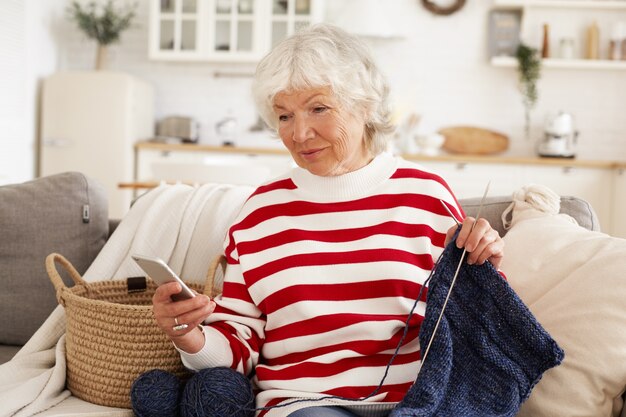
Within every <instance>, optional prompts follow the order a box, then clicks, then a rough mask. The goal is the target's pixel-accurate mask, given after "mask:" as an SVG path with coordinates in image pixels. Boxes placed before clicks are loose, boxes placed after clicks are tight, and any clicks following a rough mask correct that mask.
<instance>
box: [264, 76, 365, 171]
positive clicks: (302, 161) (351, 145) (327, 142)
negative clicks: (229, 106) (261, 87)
mask: <svg viewBox="0 0 626 417" xmlns="http://www.w3.org/2000/svg"><path fill="white" fill-rule="evenodd" d="M274 113H275V114H276V117H277V118H278V134H279V135H280V138H281V140H282V141H283V143H284V144H285V146H286V147H287V149H289V152H291V156H292V157H293V159H294V160H295V161H296V163H297V164H298V166H300V167H302V168H304V169H306V170H308V171H309V172H311V173H312V174H315V175H320V176H332V175H341V174H345V173H347V172H351V171H354V170H357V169H359V168H361V167H363V166H365V165H367V164H368V163H369V162H370V161H371V160H372V155H371V154H370V152H369V150H368V149H367V146H366V145H365V138H364V130H365V117H364V115H362V114H352V113H350V112H348V111H346V110H345V109H341V108H340V105H339V101H338V100H337V99H336V98H335V97H334V96H333V94H332V93H331V91H330V89H329V88H327V87H322V88H313V89H307V90H298V91H294V92H289V93H286V92H280V93H278V94H276V97H275V98H274Z"/></svg>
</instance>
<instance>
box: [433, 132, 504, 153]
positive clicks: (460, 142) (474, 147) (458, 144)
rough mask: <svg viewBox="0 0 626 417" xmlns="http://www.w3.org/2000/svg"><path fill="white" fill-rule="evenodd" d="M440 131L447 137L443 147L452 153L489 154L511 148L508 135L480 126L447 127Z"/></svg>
mask: <svg viewBox="0 0 626 417" xmlns="http://www.w3.org/2000/svg"><path fill="white" fill-rule="evenodd" d="M439 133H440V134H442V135H443V136H444V137H445V138H446V140H445V142H444V143H443V149H445V150H446V151H448V152H451V153H462V154H479V155H489V154H495V153H500V152H504V151H506V150H507V149H508V148H509V138H508V137H507V136H506V135H503V134H502V133H498V132H495V131H492V130H488V129H484V128H480V127H472V126H454V127H447V128H444V129H441V130H439Z"/></svg>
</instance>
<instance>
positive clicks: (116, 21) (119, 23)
mask: <svg viewBox="0 0 626 417" xmlns="http://www.w3.org/2000/svg"><path fill="white" fill-rule="evenodd" d="M136 8H137V4H136V3H135V4H133V5H128V4H127V5H126V6H123V7H120V8H116V7H115V5H114V1H113V0H107V2H106V3H105V4H104V5H102V4H101V5H100V6H98V4H97V3H96V2H95V1H92V2H90V3H88V4H87V5H85V6H83V5H82V4H81V3H79V2H78V1H73V2H72V4H71V5H70V7H69V9H68V13H69V15H70V19H71V20H73V21H74V22H75V23H76V24H77V25H78V27H79V28H80V30H82V31H83V32H84V33H85V35H87V37H88V38H91V39H95V40H96V41H97V42H98V51H97V54H96V69H102V68H104V66H105V62H106V59H107V54H108V46H109V45H110V44H112V43H115V42H119V40H120V34H121V33H122V32H123V31H124V30H126V29H128V28H129V27H130V25H131V22H132V20H133V18H134V17H135V10H136Z"/></svg>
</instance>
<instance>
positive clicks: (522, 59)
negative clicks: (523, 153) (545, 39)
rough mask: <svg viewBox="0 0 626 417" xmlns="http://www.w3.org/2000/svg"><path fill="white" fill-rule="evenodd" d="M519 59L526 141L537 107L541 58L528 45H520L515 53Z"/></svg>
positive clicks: (537, 52) (518, 69) (518, 66)
mask: <svg viewBox="0 0 626 417" xmlns="http://www.w3.org/2000/svg"><path fill="white" fill-rule="evenodd" d="M515 57H516V58H517V72H518V75H519V88H520V92H521V93H522V102H523V104H524V113H525V125H524V132H525V135H526V139H528V138H529V137H530V112H531V110H532V109H533V107H535V104H536V103H537V99H538V98H539V93H538V91H537V81H538V80H539V78H540V77H541V57H540V56H539V51H538V50H537V49H535V48H531V47H529V46H528V45H525V44H523V43H520V45H519V46H518V47H517V50H516V52H515Z"/></svg>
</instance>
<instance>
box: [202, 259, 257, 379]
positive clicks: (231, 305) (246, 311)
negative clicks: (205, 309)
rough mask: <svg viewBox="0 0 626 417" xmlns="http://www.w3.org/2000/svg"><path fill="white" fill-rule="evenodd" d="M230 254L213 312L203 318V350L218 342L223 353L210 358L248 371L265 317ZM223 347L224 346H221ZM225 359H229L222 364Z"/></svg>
mask: <svg viewBox="0 0 626 417" xmlns="http://www.w3.org/2000/svg"><path fill="white" fill-rule="evenodd" d="M230 255H231V256H228V257H227V258H228V266H227V268H226V274H225V276H224V287H223V291H222V294H221V295H219V296H218V297H216V298H215V303H216V304H217V306H216V308H215V311H214V312H213V314H211V315H210V316H209V317H208V318H207V320H205V324H206V325H207V327H206V330H205V337H206V343H205V349H203V350H202V351H204V350H210V349H212V347H211V346H213V344H214V343H217V344H219V346H220V347H219V350H222V354H221V357H218V355H216V354H212V361H215V362H216V363H217V362H220V363H221V365H223V366H230V367H231V368H233V369H236V370H237V371H239V372H242V373H243V374H248V373H250V372H251V371H252V370H253V369H254V367H255V366H256V364H257V362H258V359H259V353H260V350H261V347H262V345H263V341H264V340H265V323H266V319H265V316H264V314H263V313H262V312H261V310H260V309H259V308H258V307H257V306H256V305H255V303H254V302H253V301H252V298H251V296H250V294H249V292H248V288H247V286H246V284H245V282H244V278H243V274H242V271H241V266H240V265H239V262H238V260H237V258H236V256H233V254H232V253H231V254H230ZM223 346H227V349H225V350H224V349H222V347H223ZM226 352H228V353H230V355H228V354H227V353H226ZM216 353H217V352H216ZM226 359H230V360H231V362H230V363H223V362H224V361H225V360H226Z"/></svg>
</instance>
